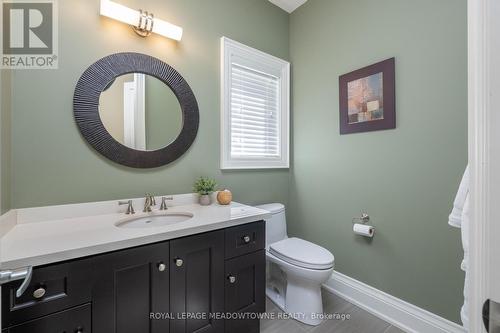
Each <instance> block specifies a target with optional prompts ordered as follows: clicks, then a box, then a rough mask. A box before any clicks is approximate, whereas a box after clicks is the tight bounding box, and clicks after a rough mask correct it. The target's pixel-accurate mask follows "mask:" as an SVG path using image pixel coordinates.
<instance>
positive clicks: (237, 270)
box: [2, 222, 266, 333]
mask: <svg viewBox="0 0 500 333" xmlns="http://www.w3.org/2000/svg"><path fill="white" fill-rule="evenodd" d="M264 243H265V227H264V222H255V223H250V224H245V225H241V226H237V227H232V228H228V229H223V230H218V231H213V232H207V233H203V234H197V235H193V236H188V237H184V238H179V239H174V240H170V241H166V242H162V243H156V244H150V245H145V246H140V247H137V248H132V249H126V250H120V251H116V252H111V253H106V254H102V255H97V256H94V257H90V258H85V259H78V260H73V261H69V262H64V263H58V264H53V265H48V266H44V267H37V268H35V269H34V274H33V279H32V282H31V283H30V287H29V288H28V290H27V291H26V293H25V294H24V295H23V296H22V297H21V298H16V297H15V290H16V288H17V287H18V286H19V283H10V284H6V285H4V286H2V325H3V327H4V328H5V329H4V330H2V333H28V332H29V333H87V332H94V333H216V332H217V333H222V332H228V333H236V332H238V333H258V332H259V320H258V316H255V314H258V313H261V312H264V311H265V260H266V259H265V250H264ZM40 288H44V294H43V296H42V297H40V293H39V292H40V290H39V289H40ZM37 292H38V294H37ZM35 296H37V297H35ZM249 314H254V315H253V316H252V315H249ZM228 315H233V316H235V315H239V316H241V317H238V319H235V318H234V317H228Z"/></svg>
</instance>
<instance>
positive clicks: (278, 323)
mask: <svg viewBox="0 0 500 333" xmlns="http://www.w3.org/2000/svg"><path fill="white" fill-rule="evenodd" d="M323 305H324V309H323V310H324V311H323V312H324V313H328V314H339V315H342V314H344V315H347V314H349V315H350V319H345V320H337V319H330V320H325V321H324V322H323V323H322V324H321V325H319V326H316V327H312V326H308V325H305V324H302V323H300V322H298V321H296V320H293V319H264V320H262V321H261V329H260V332H261V333H404V332H403V331H401V330H400V329H399V328H397V327H394V326H391V324H389V323H387V322H385V321H383V320H382V319H379V318H377V317H375V316H373V315H372V314H370V313H368V312H366V311H365V310H363V309H360V308H359V307H357V306H355V305H353V304H351V303H349V302H347V301H345V300H344V299H342V298H340V297H338V296H336V295H333V294H331V293H329V292H327V291H325V290H323ZM266 310H267V312H268V313H274V314H275V318H276V317H277V314H279V313H282V311H281V310H280V309H279V308H278V307H277V306H276V305H275V304H274V303H273V302H271V301H270V300H269V299H267V304H266ZM344 317H345V316H344Z"/></svg>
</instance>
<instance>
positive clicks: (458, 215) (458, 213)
mask: <svg viewBox="0 0 500 333" xmlns="http://www.w3.org/2000/svg"><path fill="white" fill-rule="evenodd" d="M468 193H469V166H467V168H466V169H465V172H464V175H463V177H462V181H461V182H460V187H459V188H458V192H457V196H456V197H455V201H454V202H453V209H452V211H451V214H450V217H449V218H448V224H449V225H451V226H453V227H456V228H460V227H461V226H462V211H463V209H464V204H465V198H466V197H467V194H468Z"/></svg>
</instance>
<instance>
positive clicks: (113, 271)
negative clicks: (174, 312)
mask: <svg viewBox="0 0 500 333" xmlns="http://www.w3.org/2000/svg"><path fill="white" fill-rule="evenodd" d="M169 251H170V248H169V243H168V242H166V243H159V244H153V245H148V246H142V247H138V248H134V249H130V250H124V251H118V252H114V253H110V254H105V255H101V256H98V257H96V258H95V262H94V264H95V267H96V273H95V282H94V286H93V288H92V332H94V333H108V332H109V333H111V332H117V333H118V332H119V333H137V332H148V333H149V332H151V333H160V332H161V333H168V332H169V321H168V319H167V320H150V315H151V314H156V313H160V314H168V313H169V311H170V309H169V307H170V289H169V288H170V283H169V280H170V278H169V269H170V266H171V265H169V262H170V256H169Z"/></svg>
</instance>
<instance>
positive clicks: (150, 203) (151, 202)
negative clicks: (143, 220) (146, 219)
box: [143, 194, 156, 213]
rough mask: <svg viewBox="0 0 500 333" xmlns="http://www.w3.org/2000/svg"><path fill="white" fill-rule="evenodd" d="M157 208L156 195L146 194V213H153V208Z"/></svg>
mask: <svg viewBox="0 0 500 333" xmlns="http://www.w3.org/2000/svg"><path fill="white" fill-rule="evenodd" d="M154 206H156V199H155V197H154V195H151V194H146V200H145V201H144V210H143V212H144V213H151V212H152V211H153V209H152V208H151V207H154Z"/></svg>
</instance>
